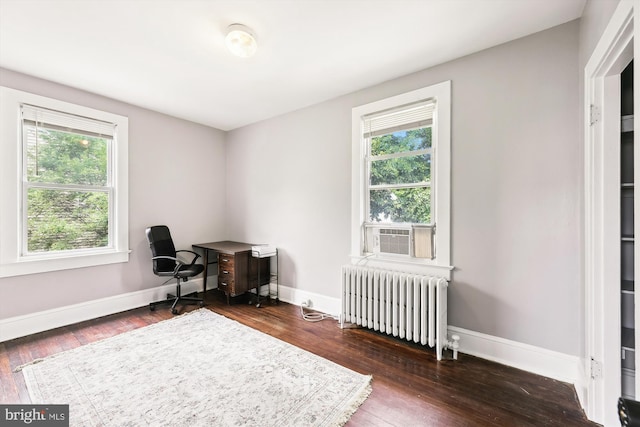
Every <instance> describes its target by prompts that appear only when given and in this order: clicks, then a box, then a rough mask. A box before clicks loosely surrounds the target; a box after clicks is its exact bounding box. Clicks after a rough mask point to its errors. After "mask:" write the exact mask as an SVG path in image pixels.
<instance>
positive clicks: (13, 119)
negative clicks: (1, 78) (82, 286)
mask: <svg viewBox="0 0 640 427" xmlns="http://www.w3.org/2000/svg"><path fill="white" fill-rule="evenodd" d="M1 90H2V92H1V94H2V100H1V107H2V109H1V110H0V119H2V122H1V123H2V127H1V135H2V138H3V144H2V146H1V147H0V150H1V155H2V159H1V160H0V162H1V166H2V167H3V168H5V169H6V170H8V171H9V172H8V173H6V174H3V175H2V180H1V181H0V190H1V191H2V193H1V196H0V197H1V201H2V202H3V203H2V204H3V206H2V208H1V209H0V231H1V232H2V235H3V239H2V242H0V277H3V276H13V275H19V274H29V273H35V272H44V271H53V270H60V269H66V268H77V267H86V266H91V265H100V264H107V263H112V262H124V261H127V260H128V235H127V233H128V221H127V210H128V208H127V186H126V184H127V133H128V120H127V118H126V117H122V116H117V115H114V114H110V113H106V112H102V111H97V110H93V109H89V108H86V107H81V106H77V105H73V104H69V103H65V102H62V101H57V100H54V99H50V98H45V97H41V96H38V95H33V94H28V93H25V92H21V91H16V90H12V89H8V88H1ZM4 236H7V238H6V239H5V238H4Z"/></svg>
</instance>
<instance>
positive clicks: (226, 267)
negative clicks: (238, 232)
mask: <svg viewBox="0 0 640 427" xmlns="http://www.w3.org/2000/svg"><path fill="white" fill-rule="evenodd" d="M191 246H192V247H193V248H194V249H202V250H203V252H204V255H203V262H204V272H203V275H204V277H203V279H202V290H203V292H206V291H207V274H208V269H209V252H210V251H213V252H215V254H216V255H215V256H217V260H218V289H220V290H221V291H223V292H224V293H225V294H226V296H227V303H229V297H235V296H237V295H242V294H244V293H246V292H247V291H248V290H250V289H257V291H256V292H259V287H260V286H261V285H265V284H268V283H269V279H270V273H271V272H270V267H271V265H270V262H269V258H253V257H252V256H251V247H252V246H254V245H253V244H251V243H242V242H233V241H230V240H223V241H220V242H209V243H198V244H195V245H191ZM258 272H259V273H258ZM258 274H259V275H260V277H258Z"/></svg>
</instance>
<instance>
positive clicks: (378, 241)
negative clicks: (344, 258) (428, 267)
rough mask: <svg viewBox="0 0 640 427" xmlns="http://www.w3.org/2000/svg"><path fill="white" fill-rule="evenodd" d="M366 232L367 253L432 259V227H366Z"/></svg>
mask: <svg viewBox="0 0 640 427" xmlns="http://www.w3.org/2000/svg"><path fill="white" fill-rule="evenodd" d="M366 230H367V231H366V237H365V241H366V251H367V252H369V253H371V252H372V253H374V254H394V255H408V256H411V257H414V258H426V259H433V255H434V233H435V228H434V226H431V225H421V224H408V225H401V226H398V225H395V226H387V227H385V226H382V227H380V226H368V227H366Z"/></svg>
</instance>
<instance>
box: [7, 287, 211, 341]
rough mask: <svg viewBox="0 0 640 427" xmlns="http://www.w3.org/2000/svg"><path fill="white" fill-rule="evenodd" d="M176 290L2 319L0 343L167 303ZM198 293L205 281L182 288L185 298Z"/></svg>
mask: <svg viewBox="0 0 640 427" xmlns="http://www.w3.org/2000/svg"><path fill="white" fill-rule="evenodd" d="M175 290H176V284H175V281H171V282H169V283H167V284H166V285H163V286H158V287H155V288H150V289H144V290H141V291H136V292H129V293H126V294H121V295H115V296H112V297H107V298H101V299H97V300H92V301H87V302H83V303H80V304H73V305H68V306H65V307H60V308H54V309H51V310H45V311H40V312H37V313H31V314H26V315H23V316H16V317H10V318H8V319H0V342H4V341H9V340H12V339H14V338H20V337H24V336H26V335H31V334H35V333H38V332H43V331H48V330H50V329H55V328H59V327H62V326H67V325H71V324H74V323H78V322H82V321H85V320H90V319H96V318H98V317H102V316H108V315H110V314H114V313H119V312H121V311H126V310H131V309H133V308H138V307H143V306H145V305H147V304H149V303H150V302H151V301H157V300H161V299H164V298H165V297H166V294H167V293H174V294H175ZM196 291H198V292H200V291H202V279H193V280H189V281H188V282H186V283H183V284H182V293H183V294H188V293H190V292H196Z"/></svg>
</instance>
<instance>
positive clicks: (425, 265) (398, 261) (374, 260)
mask: <svg viewBox="0 0 640 427" xmlns="http://www.w3.org/2000/svg"><path fill="white" fill-rule="evenodd" d="M351 261H352V263H353V264H357V265H360V266H367V267H374V268H382V269H387V270H398V271H406V272H408V273H414V274H424V275H427V276H437V277H442V278H444V279H446V280H451V271H452V270H453V268H454V267H453V266H450V265H441V264H438V263H437V260H425V259H418V258H405V257H393V256H391V257H389V256H380V255H352V256H351Z"/></svg>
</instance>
